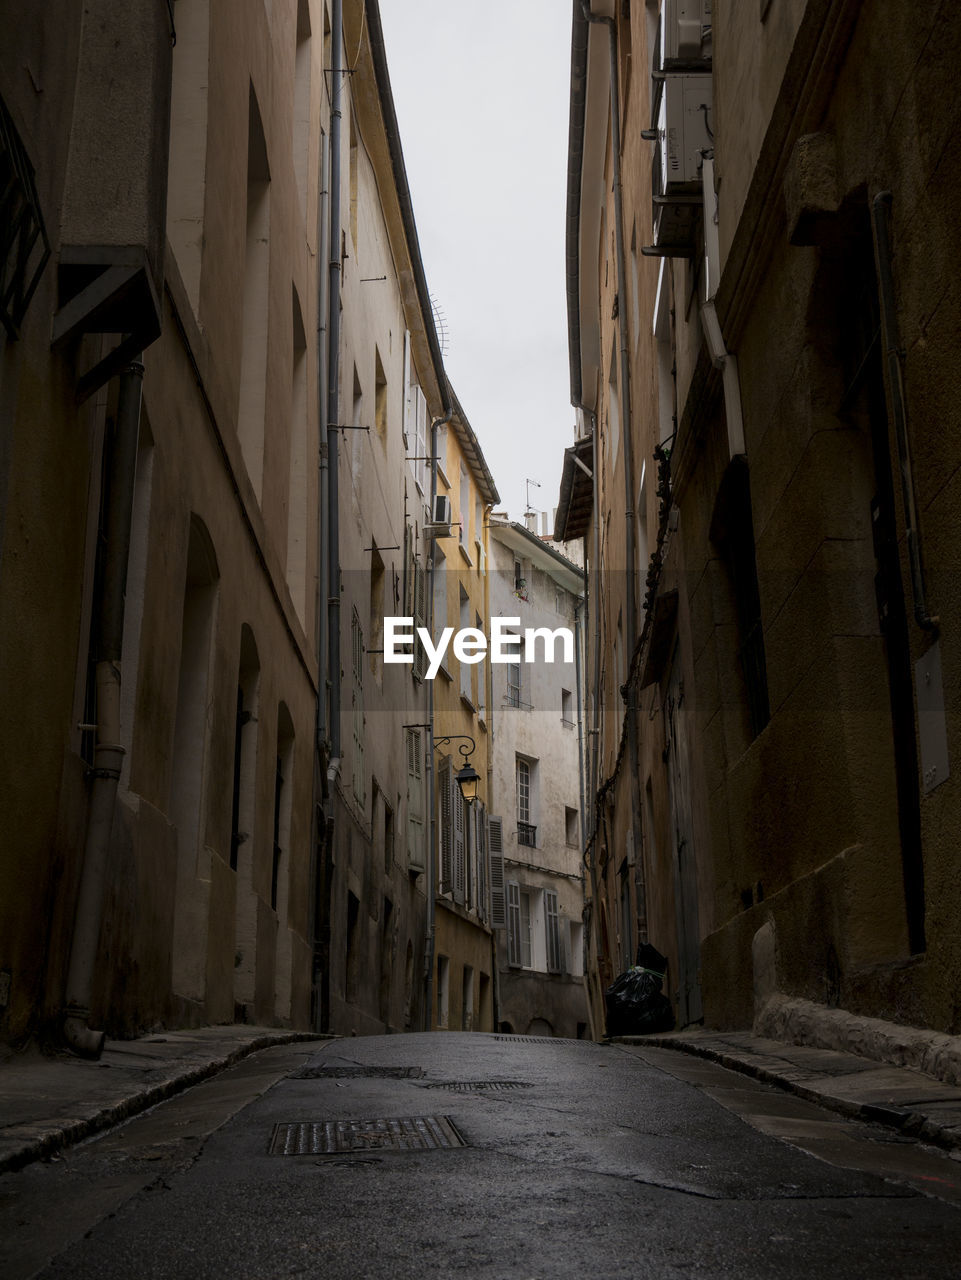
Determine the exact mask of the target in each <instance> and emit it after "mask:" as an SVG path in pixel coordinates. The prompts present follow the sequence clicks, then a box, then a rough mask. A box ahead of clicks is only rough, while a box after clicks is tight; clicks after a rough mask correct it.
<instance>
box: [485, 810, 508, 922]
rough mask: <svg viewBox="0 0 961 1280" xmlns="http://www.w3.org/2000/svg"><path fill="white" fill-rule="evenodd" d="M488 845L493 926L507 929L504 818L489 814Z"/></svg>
mask: <svg viewBox="0 0 961 1280" xmlns="http://www.w3.org/2000/svg"><path fill="white" fill-rule="evenodd" d="M487 845H488V850H489V857H490V884H491V920H490V922H491V927H492V928H493V929H506V927H507V899H506V897H505V892H504V820H503V818H495V817H493V816H492V815H490V814H488V816H487Z"/></svg>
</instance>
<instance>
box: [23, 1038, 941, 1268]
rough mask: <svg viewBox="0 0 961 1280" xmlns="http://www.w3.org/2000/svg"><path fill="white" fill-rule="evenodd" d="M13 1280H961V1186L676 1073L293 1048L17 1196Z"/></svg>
mask: <svg viewBox="0 0 961 1280" xmlns="http://www.w3.org/2000/svg"><path fill="white" fill-rule="evenodd" d="M390 1122H392V1123H390ZM0 1275H2V1276H3V1277H4V1280H21V1278H23V1277H28V1276H33V1275H42V1276H44V1277H89V1278H90V1280H113V1278H116V1280H153V1278H154V1277H156V1278H158V1280H159V1278H161V1277H163V1278H164V1280H167V1278H168V1277H169V1278H170V1280H174V1278H176V1280H195V1278H196V1280H206V1278H207V1277H210V1278H211V1280H213V1278H214V1277H216V1278H218V1280H219V1278H220V1277H224V1278H226V1277H230V1280H247V1278H254V1277H256V1278H257V1280H274V1278H275V1277H276V1278H280V1277H287V1276H303V1277H318V1278H320V1277H323V1278H324V1280H358V1278H367V1277H371V1278H374V1277H377V1278H379V1277H390V1278H391V1280H406V1278H407V1277H416V1278H417V1280H422V1278H424V1277H459V1276H463V1277H475V1276H476V1277H484V1278H485V1280H487V1278H488V1277H489V1278H491V1280H499V1278H500V1277H519V1278H520V1280H546V1278H547V1277H551V1278H554V1277H567V1276H577V1277H588V1278H590V1280H594V1278H595V1277H596V1278H606V1277H632V1278H633V1277H652V1278H654V1280H661V1278H662V1277H664V1278H671V1280H673V1277H685V1278H688V1277H691V1276H698V1277H714V1276H736V1277H738V1280H753V1278H754V1277H756V1278H757V1280H778V1278H779V1277H791V1278H792V1280H793V1278H795V1277H796V1278H798V1280H801V1278H802V1277H803V1280H812V1278H813V1277H832V1278H834V1277H843V1280H855V1278H858V1277H871V1278H872V1280H874V1278H876V1277H899V1278H903V1280H938V1278H940V1277H945V1280H947V1278H948V1277H950V1278H951V1280H957V1277H958V1276H961V1163H959V1162H958V1161H956V1160H954V1159H952V1158H951V1157H949V1156H947V1155H945V1154H942V1153H940V1152H936V1151H932V1150H930V1149H927V1148H924V1147H921V1146H919V1145H918V1144H917V1143H915V1142H913V1141H909V1140H906V1139H904V1138H902V1137H900V1136H896V1135H894V1134H893V1133H890V1132H888V1131H886V1130H884V1129H880V1128H874V1127H873V1126H871V1125H865V1124H860V1123H855V1122H850V1121H846V1120H843V1119H841V1118H839V1117H837V1116H834V1115H832V1114H831V1113H828V1112H825V1111H822V1110H820V1109H819V1108H817V1107H815V1106H813V1105H811V1104H809V1103H806V1102H803V1101H801V1100H799V1099H797V1098H794V1097H792V1096H790V1095H788V1094H785V1093H783V1092H781V1091H779V1090H777V1089H774V1088H772V1087H770V1086H767V1085H763V1084H759V1083H757V1082H755V1081H753V1080H749V1079H747V1078H745V1077H742V1076H739V1075H736V1074H734V1073H732V1072H729V1071H726V1070H724V1069H723V1068H721V1067H718V1066H715V1065H714V1064H711V1063H707V1062H703V1061H700V1060H697V1059H692V1058H689V1057H687V1056H686V1055H683V1054H680V1053H675V1052H671V1051H669V1050H658V1049H653V1048H651V1049H647V1048H645V1049H641V1050H634V1049H628V1048H625V1047H619V1046H601V1045H594V1044H590V1043H587V1042H579V1041H565V1040H546V1039H545V1040H530V1039H528V1038H526V1037H511V1036H494V1035H479V1034H473V1035H471V1034H443V1033H440V1034H431V1035H407V1036H384V1037H374V1038H369V1039H368V1038H365V1039H348V1040H339V1041H327V1042H323V1043H322V1044H321V1043H319V1042H318V1043H317V1044H316V1045H311V1044H306V1045H305V1044H299V1045H288V1046H283V1047H281V1048H276V1049H268V1050H265V1051H263V1052H261V1053H259V1054H256V1055H254V1056H253V1057H251V1058H248V1059H247V1060H245V1061H244V1062H242V1063H241V1064H239V1065H238V1066H237V1067H235V1068H233V1069H232V1070H230V1071H228V1072H225V1073H224V1074H223V1075H221V1076H218V1077H217V1078H216V1079H214V1080H211V1081H208V1082H207V1083H205V1084H202V1085H198V1086H196V1087H195V1088H193V1089H190V1090H189V1091H188V1092H186V1093H184V1094H182V1095H181V1096H179V1097H178V1098H175V1099H172V1100H171V1101H169V1102H166V1103H163V1104H162V1105H161V1106H159V1107H156V1108H155V1109H154V1110H153V1111H151V1112H149V1113H147V1114H146V1115H143V1116H141V1117H139V1118H138V1119H135V1120H132V1121H130V1122H129V1123H128V1124H126V1125H124V1126H123V1127H121V1128H118V1129H115V1130H113V1131H111V1132H110V1133H108V1134H106V1135H104V1136H101V1137H100V1138H98V1139H95V1140H91V1141H89V1142H87V1143H85V1144H83V1145H81V1146H78V1147H75V1148H73V1149H72V1150H70V1151H67V1152H66V1153H64V1154H63V1155H62V1156H61V1157H60V1158H57V1159H55V1160H52V1161H51V1162H49V1163H47V1164H37V1165H33V1166H30V1167H29V1168H27V1169H24V1170H22V1171H21V1172H19V1173H12V1174H5V1175H3V1176H2V1177H0Z"/></svg>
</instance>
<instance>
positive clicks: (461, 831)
mask: <svg viewBox="0 0 961 1280" xmlns="http://www.w3.org/2000/svg"><path fill="white" fill-rule="evenodd" d="M450 802H451V808H452V810H453V813H454V886H453V887H454V901H455V902H459V903H460V904H461V906H463V905H464V898H465V890H466V883H467V831H466V823H465V822H464V808H465V804H464V797H463V796H462V795H461V793H460V787H459V786H458V785H457V783H456V781H455V779H454V770H453V769H451V771H450Z"/></svg>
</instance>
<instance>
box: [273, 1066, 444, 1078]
mask: <svg viewBox="0 0 961 1280" xmlns="http://www.w3.org/2000/svg"><path fill="white" fill-rule="evenodd" d="M423 1074H424V1073H423V1071H422V1070H421V1068H420V1067H304V1069H303V1070H302V1071H295V1072H294V1073H293V1075H290V1076H288V1077H287V1078H288V1080H365V1079H366V1080H419V1079H420V1078H421V1076H422V1075H423Z"/></svg>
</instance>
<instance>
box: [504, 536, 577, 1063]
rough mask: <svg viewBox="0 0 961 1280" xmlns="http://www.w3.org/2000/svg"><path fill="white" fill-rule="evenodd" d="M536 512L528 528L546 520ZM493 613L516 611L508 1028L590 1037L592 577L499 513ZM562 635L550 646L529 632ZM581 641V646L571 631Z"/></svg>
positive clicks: (507, 826)
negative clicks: (587, 680) (588, 636)
mask: <svg viewBox="0 0 961 1280" xmlns="http://www.w3.org/2000/svg"><path fill="white" fill-rule="evenodd" d="M536 520H537V516H536V513H534V514H532V515H531V517H530V518H529V521H528V523H529V524H531V525H534V524H536ZM490 551H491V557H490V600H491V617H492V618H494V617H500V618H514V619H516V622H515V623H513V624H512V625H511V632H512V634H514V635H517V636H518V637H519V645H518V651H517V661H516V662H511V663H503V664H501V663H498V664H494V665H492V666H491V682H492V697H491V706H492V713H491V716H490V723H491V727H492V730H493V789H494V795H495V796H496V797H497V812H498V814H499V815H500V822H501V830H502V844H503V856H504V891H505V899H506V917H505V921H504V928H502V929H498V931H497V935H496V936H497V968H498V1014H497V1016H498V1029H499V1030H501V1031H506V1032H516V1033H518V1034H520V1035H550V1036H560V1037H563V1038H567V1039H576V1038H579V1037H582V1036H583V1035H584V1034H585V1032H586V1030H587V1025H588V1019H587V1006H586V1001H585V995H584V983H583V973H584V925H583V921H582V911H583V906H584V877H583V868H582V864H581V851H582V848H583V844H582V839H581V805H582V795H581V785H580V756H581V741H580V735H581V733H582V730H583V722H582V716H581V709H580V705H579V694H580V671H579V669H578V668H579V665H580V657H579V655H576V652H575V648H574V646H575V645H578V646H579V645H580V644H581V632H580V608H581V605H582V594H583V590H584V580H583V573H582V572H581V570H580V569H579V568H578V567H577V566H576V565H574V564H573V563H572V562H571V561H569V560H568V559H567V558H566V556H564V555H562V554H561V552H560V551H559V550H558V549H557V548H555V546H554V545H553V544H552V543H550V542H547V541H545V540H544V539H542V538H541V537H540V536H539V535H538V534H537V533H535V532H533V531H532V530H531V529H530V528H528V527H527V524H518V523H517V522H516V521H511V520H509V519H508V518H507V517H506V516H505V515H503V514H499V513H495V515H494V516H493V517H492V519H491V525H490ZM529 629H530V630H533V631H537V630H539V629H544V630H545V631H547V632H549V633H552V636H553V634H554V633H558V635H559V638H558V639H556V640H555V639H553V638H552V639H551V640H550V642H549V643H550V650H549V654H550V656H549V658H548V642H547V640H546V639H545V638H543V637H535V638H534V639H533V640H532V642H531V643H530V644H529V645H528V644H525V643H524V636H525V634H526V632H527V631H528V630H529ZM562 630H566V631H567V632H568V633H569V634H570V637H571V646H570V653H569V654H568V653H566V652H565V649H564V645H565V643H566V641H565V640H564V638H563V636H562V635H560V632H561V631H562Z"/></svg>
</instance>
